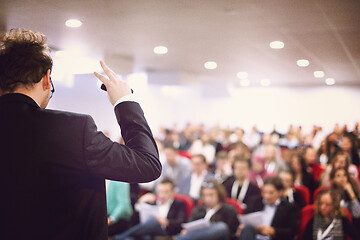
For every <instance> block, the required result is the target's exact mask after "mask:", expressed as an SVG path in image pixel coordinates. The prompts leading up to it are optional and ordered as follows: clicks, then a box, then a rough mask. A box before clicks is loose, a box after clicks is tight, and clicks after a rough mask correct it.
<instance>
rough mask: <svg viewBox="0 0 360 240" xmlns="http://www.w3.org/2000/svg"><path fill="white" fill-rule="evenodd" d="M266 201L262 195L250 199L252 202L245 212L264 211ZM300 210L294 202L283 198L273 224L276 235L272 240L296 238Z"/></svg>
mask: <svg viewBox="0 0 360 240" xmlns="http://www.w3.org/2000/svg"><path fill="white" fill-rule="evenodd" d="M264 207H265V205H264V201H263V199H262V197H261V196H255V197H253V198H251V199H250V203H249V205H248V207H247V208H246V210H245V212H244V213H245V214H247V213H252V212H258V211H262V210H263V209H264ZM299 216H300V215H299V210H298V208H297V207H296V206H295V205H294V204H290V203H288V202H287V201H284V200H281V201H280V204H279V205H278V206H277V209H276V211H275V215H274V218H273V220H272V222H271V226H272V227H273V228H274V229H275V236H274V237H273V238H271V239H272V240H291V239H294V237H295V235H296V234H297V231H298V221H299Z"/></svg>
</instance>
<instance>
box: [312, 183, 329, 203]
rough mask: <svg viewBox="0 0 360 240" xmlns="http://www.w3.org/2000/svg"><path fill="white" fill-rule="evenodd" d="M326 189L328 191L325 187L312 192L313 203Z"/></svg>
mask: <svg viewBox="0 0 360 240" xmlns="http://www.w3.org/2000/svg"><path fill="white" fill-rule="evenodd" d="M326 189H329V187H327V186H321V187H318V188H317V189H315V191H314V194H313V201H314V202H315V200H316V198H317V195H318V194H319V193H320V192H321V191H323V190H326Z"/></svg>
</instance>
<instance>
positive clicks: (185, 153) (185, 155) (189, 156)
mask: <svg viewBox="0 0 360 240" xmlns="http://www.w3.org/2000/svg"><path fill="white" fill-rule="evenodd" d="M177 154H178V155H179V156H182V157H186V158H188V159H191V157H192V155H191V153H190V152H188V151H178V153H177Z"/></svg>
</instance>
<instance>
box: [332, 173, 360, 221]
mask: <svg viewBox="0 0 360 240" xmlns="http://www.w3.org/2000/svg"><path fill="white" fill-rule="evenodd" d="M330 178H331V180H332V186H331V189H332V190H333V191H334V192H335V193H337V194H338V196H339V197H340V200H341V206H342V207H346V208H347V209H349V211H350V213H351V215H352V217H353V222H354V223H355V224H356V225H357V226H360V202H359V200H360V197H359V192H357V191H356V190H355V187H354V186H353V185H352V183H351V181H350V176H349V173H348V172H347V171H346V170H345V169H344V168H337V169H333V170H332V172H331V174H330Z"/></svg>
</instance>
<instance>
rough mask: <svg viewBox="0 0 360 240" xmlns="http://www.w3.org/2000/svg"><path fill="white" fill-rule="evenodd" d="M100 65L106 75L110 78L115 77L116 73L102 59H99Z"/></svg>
mask: <svg viewBox="0 0 360 240" xmlns="http://www.w3.org/2000/svg"><path fill="white" fill-rule="evenodd" d="M100 65H101V67H102V69H103V70H104V72H105V73H106V75H107V76H108V77H109V78H110V80H111V78H116V73H114V72H113V70H111V69H110V68H109V67H108V66H107V65H106V64H105V63H104V61H102V60H101V61H100Z"/></svg>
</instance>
